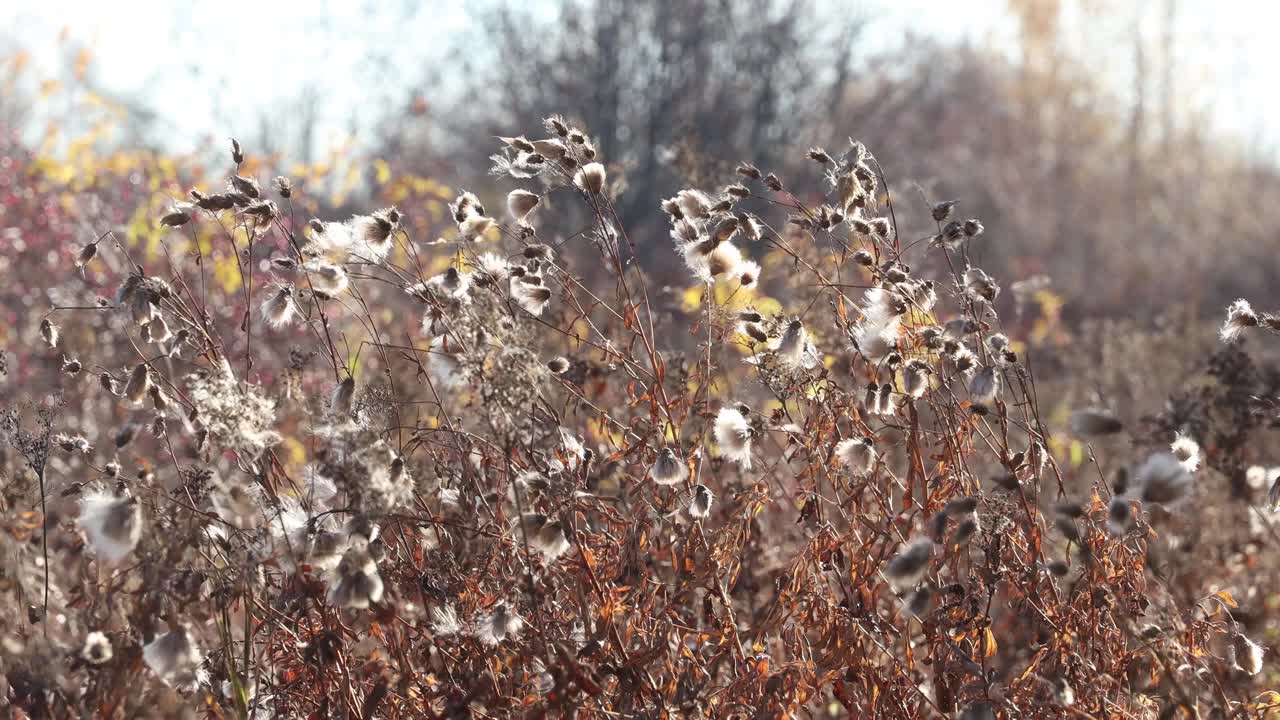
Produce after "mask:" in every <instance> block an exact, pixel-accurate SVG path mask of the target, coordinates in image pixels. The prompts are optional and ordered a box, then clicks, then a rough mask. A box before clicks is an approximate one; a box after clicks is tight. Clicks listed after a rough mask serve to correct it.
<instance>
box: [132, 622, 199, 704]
mask: <svg viewBox="0 0 1280 720" xmlns="http://www.w3.org/2000/svg"><path fill="white" fill-rule="evenodd" d="M142 659H143V660H144V661H145V662H146V664H147V667H148V668H150V669H151V672H153V673H155V674H156V675H157V676H159V678H160V679H161V680H162V681H164V683H165V684H166V685H168V686H170V687H172V688H176V689H179V690H183V691H184V692H192V691H194V690H195V689H196V688H198V687H199V686H200V685H202V684H204V682H205V681H206V680H207V676H206V673H205V671H204V669H203V668H202V667H201V665H202V664H203V663H204V653H202V652H201V651H200V648H199V646H197V645H196V643H195V640H194V639H193V638H192V637H191V634H190V631H188V630H187V628H185V627H179V628H177V629H175V630H172V631H170V632H168V633H166V634H164V635H160V636H158V637H157V638H156V639H154V640H152V641H151V642H149V643H147V644H146V645H144V646H143V648H142Z"/></svg>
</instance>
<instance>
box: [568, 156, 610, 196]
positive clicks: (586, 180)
mask: <svg viewBox="0 0 1280 720" xmlns="http://www.w3.org/2000/svg"><path fill="white" fill-rule="evenodd" d="M604 182H605V171H604V165H601V164H600V163H598V162H593V163H587V164H586V165H583V166H582V167H581V168H579V169H578V172H577V173H575V174H574V176H573V184H574V185H577V186H578V189H580V190H583V191H584V192H588V193H592V194H598V193H600V192H601V191H603V190H604Z"/></svg>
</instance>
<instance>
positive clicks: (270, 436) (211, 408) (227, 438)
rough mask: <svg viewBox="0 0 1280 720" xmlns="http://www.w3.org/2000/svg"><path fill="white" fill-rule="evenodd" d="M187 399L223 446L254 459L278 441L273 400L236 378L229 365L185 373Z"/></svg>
mask: <svg viewBox="0 0 1280 720" xmlns="http://www.w3.org/2000/svg"><path fill="white" fill-rule="evenodd" d="M187 398H188V399H189V400H190V401H191V404H192V405H193V406H194V407H195V409H196V412H197V413H198V414H199V418H200V421H201V422H202V423H204V426H205V427H206V428H207V429H208V430H209V432H210V433H212V434H213V435H214V436H215V437H216V438H218V440H219V441H221V442H222V443H223V444H224V445H225V446H227V447H229V448H231V449H233V450H235V451H237V452H240V453H244V454H246V455H248V456H249V457H251V458H256V457H258V456H259V455H261V454H262V452H263V451H264V450H266V449H267V448H269V447H272V446H274V445H276V444H277V443H279V442H280V435H279V433H277V432H276V431H275V430H273V429H272V428H273V427H274V426H275V422H276V403H275V401H274V400H271V399H270V398H268V397H266V395H264V394H263V393H262V391H261V390H260V389H259V388H258V387H256V386H254V385H250V384H248V383H240V382H237V381H236V378H235V376H234V375H233V374H232V372H231V368H230V365H228V364H227V363H226V361H225V360H224V361H223V366H222V368H220V369H217V370H211V371H205V372H202V373H195V374H192V375H189V376H187Z"/></svg>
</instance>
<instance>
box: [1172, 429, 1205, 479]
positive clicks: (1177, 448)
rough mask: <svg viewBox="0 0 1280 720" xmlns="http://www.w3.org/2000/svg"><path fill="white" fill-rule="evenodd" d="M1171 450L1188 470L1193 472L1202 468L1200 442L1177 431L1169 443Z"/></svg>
mask: <svg viewBox="0 0 1280 720" xmlns="http://www.w3.org/2000/svg"><path fill="white" fill-rule="evenodd" d="M1169 450H1170V452H1172V453H1173V456H1174V457H1175V458H1177V459H1178V462H1180V463H1182V467H1184V468H1186V470H1187V472H1190V473H1193V472H1195V471H1196V470H1199V469H1200V444H1199V443H1197V442H1196V441H1195V440H1192V439H1191V438H1190V437H1188V436H1186V435H1183V434H1182V433H1177V434H1176V435H1174V437H1173V442H1172V443H1171V444H1170V445H1169Z"/></svg>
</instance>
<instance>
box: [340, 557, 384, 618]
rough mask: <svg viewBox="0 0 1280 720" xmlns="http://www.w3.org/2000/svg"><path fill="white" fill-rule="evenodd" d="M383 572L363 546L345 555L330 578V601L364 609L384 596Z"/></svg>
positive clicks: (351, 607) (342, 605) (345, 606)
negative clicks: (380, 571)
mask: <svg viewBox="0 0 1280 720" xmlns="http://www.w3.org/2000/svg"><path fill="white" fill-rule="evenodd" d="M382 592H383V583H382V576H381V575H379V574H378V566H377V563H375V562H374V561H373V557H372V556H370V555H369V552H368V551H367V550H365V549H364V548H362V547H355V548H352V549H350V550H348V551H347V553H346V554H345V555H343V556H342V561H341V562H339V563H338V568H337V570H336V571H335V572H334V574H333V577H332V578H331V579H330V581H329V602H330V603H332V604H333V605H337V606H338V607H341V608H349V609H354V610H363V609H366V608H368V607H369V605H371V604H373V603H377V602H380V601H381V600H382Z"/></svg>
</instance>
